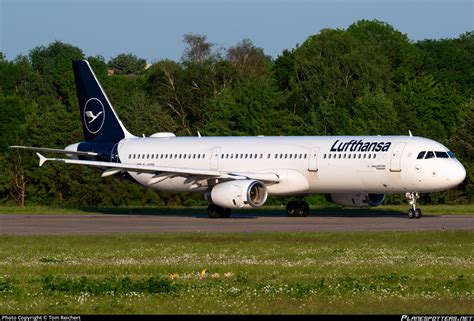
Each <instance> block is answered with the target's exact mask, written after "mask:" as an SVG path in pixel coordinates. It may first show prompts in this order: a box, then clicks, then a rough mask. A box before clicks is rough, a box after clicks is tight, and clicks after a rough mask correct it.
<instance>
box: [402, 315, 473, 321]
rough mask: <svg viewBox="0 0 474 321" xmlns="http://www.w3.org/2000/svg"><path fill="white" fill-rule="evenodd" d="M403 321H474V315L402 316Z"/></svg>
mask: <svg viewBox="0 0 474 321" xmlns="http://www.w3.org/2000/svg"><path fill="white" fill-rule="evenodd" d="M401 321H474V316H473V315H402V318H401Z"/></svg>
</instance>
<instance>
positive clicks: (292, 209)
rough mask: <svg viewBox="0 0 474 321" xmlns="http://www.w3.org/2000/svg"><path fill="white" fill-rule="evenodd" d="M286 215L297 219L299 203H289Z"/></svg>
mask: <svg viewBox="0 0 474 321" xmlns="http://www.w3.org/2000/svg"><path fill="white" fill-rule="evenodd" d="M286 214H287V215H288V217H296V216H298V214H299V207H298V203H297V202H295V201H289V202H288V204H286Z"/></svg>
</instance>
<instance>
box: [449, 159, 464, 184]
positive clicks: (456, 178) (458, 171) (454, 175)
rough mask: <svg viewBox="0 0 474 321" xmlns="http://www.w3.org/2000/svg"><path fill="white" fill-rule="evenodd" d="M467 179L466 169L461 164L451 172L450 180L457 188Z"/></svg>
mask: <svg viewBox="0 0 474 321" xmlns="http://www.w3.org/2000/svg"><path fill="white" fill-rule="evenodd" d="M465 178H466V169H465V168H464V166H462V164H461V163H458V164H457V165H456V166H454V168H453V169H452V170H451V171H450V172H449V180H450V181H451V182H452V183H453V185H455V186H457V185H459V184H461V183H462V181H464V179H465Z"/></svg>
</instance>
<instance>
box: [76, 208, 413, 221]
mask: <svg viewBox="0 0 474 321" xmlns="http://www.w3.org/2000/svg"><path fill="white" fill-rule="evenodd" d="M81 210H82V211H84V212H90V213H101V214H111V215H153V216H181V217H196V218H207V210H206V208H195V207H191V208H151V207H141V208H140V207H135V208H128V207H110V208H105V207H104V208H82V209H81ZM309 216H311V217H399V218H407V215H406V213H405V212H402V211H397V210H391V209H383V210H381V209H367V208H360V209H359V208H357V209H348V208H339V207H318V208H315V209H312V210H311V212H310V214H309ZM258 217H287V214H286V211H285V209H275V208H258V209H249V210H233V211H232V216H231V218H233V219H239V218H242V219H250V218H258Z"/></svg>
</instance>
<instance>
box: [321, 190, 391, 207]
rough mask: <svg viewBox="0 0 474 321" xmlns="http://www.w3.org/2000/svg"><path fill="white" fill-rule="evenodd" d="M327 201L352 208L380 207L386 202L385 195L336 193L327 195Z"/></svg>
mask: <svg viewBox="0 0 474 321" xmlns="http://www.w3.org/2000/svg"><path fill="white" fill-rule="evenodd" d="M326 199H327V200H328V201H329V202H332V203H336V204H339V205H344V206H351V207H372V206H378V205H381V204H382V203H383V201H384V200H385V194H369V193H355V194H346V193H341V194H339V193H336V194H327V195H326Z"/></svg>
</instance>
